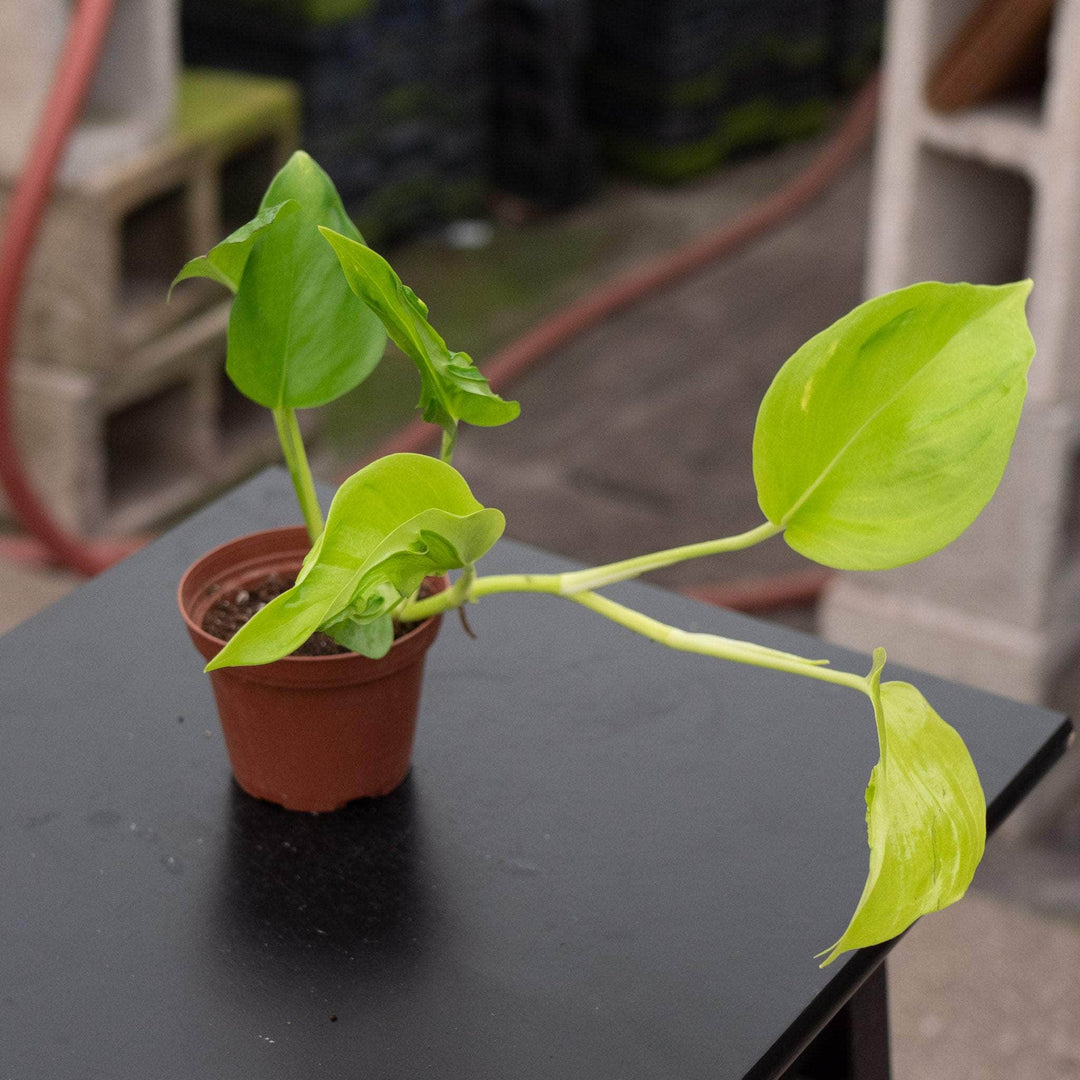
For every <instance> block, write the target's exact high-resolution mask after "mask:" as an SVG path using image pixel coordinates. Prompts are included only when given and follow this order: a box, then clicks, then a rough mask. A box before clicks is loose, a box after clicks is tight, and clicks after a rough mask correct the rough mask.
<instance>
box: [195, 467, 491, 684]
mask: <svg viewBox="0 0 1080 1080" xmlns="http://www.w3.org/2000/svg"><path fill="white" fill-rule="evenodd" d="M504 524H505V522H504V519H503V516H502V514H501V513H500V512H499V511H498V510H493V509H485V508H484V507H483V506H481V505H480V503H478V502H477V501H476V499H474V498H473V496H472V493H471V492H470V491H469V487H468V485H467V484H466V483H465V480H464V479H463V478H462V476H461V474H460V473H458V472H457V471H456V470H455V469H453V468H452V467H451V466H449V465H445V464H443V463H442V462H441V461H438V460H436V459H435V458H430V457H426V456H424V455H422V454H391V455H389V456H388V457H384V458H380V459H379V460H378V461H374V462H372V463H371V464H370V465H368V466H366V467H365V468H363V469H361V470H360V471H359V472H357V473H354V474H353V475H352V476H351V477H349V479H348V480H346V481H345V483H344V484H342V485H341V487H340V488H339V489H338V492H337V494H336V495H335V496H334V501H333V502H332V503H331V505H330V512H329V514H328V515H327V518H326V528H325V529H324V530H323V533H322V535H321V536H320V538H319V540H318V542H317V543H316V544H315V546H314V547H313V548H312V551H311V553H310V554H309V556H308V558H307V559H306V560H305V562H304V567H303V569H302V571H301V573H300V574H298V575H297V584H296V585H294V586H293V588H291V589H289V590H288V591H286V592H284V593H282V594H281V595H280V596H278V597H276V598H275V599H274V600H272V601H271V602H270V603H269V604H267V605H266V607H264V608H263V609H262V610H261V611H259V612H258V613H257V614H255V615H254V616H253V617H252V618H251V619H250V620H249V621H248V622H247V623H246V624H245V625H244V626H243V627H242V628H241V629H240V630H239V632H238V633H237V634H236V635H235V636H234V637H233V638H232V639H231V640H230V641H229V642H228V643H227V644H226V645H225V647H224V648H223V649H222V650H221V652H220V653H218V655H217V656H216V657H214V659H213V660H211V661H210V663H209V664H208V665H207V670H208V671H211V670H213V669H214V668H219V667H229V666H235V665H248V664H265V663H269V662H270V661H272V660H277V659H279V658H280V657H282V656H287V655H288V654H289V653H291V652H292V651H293V650H294V649H296V648H297V647H298V646H299V645H301V644H302V643H303V642H304V641H305V640H307V638H308V637H309V636H310V635H311V634H312V633H313V632H314V631H315V630H317V629H320V628H326V629H328V630H332V629H334V628H335V627H338V628H340V625H341V624H342V623H344V622H346V621H354V622H357V623H361V624H362V623H368V622H374V621H376V620H377V619H380V618H384V617H385V616H387V615H389V614H390V613H391V612H392V610H393V609H394V607H396V606H397V605H399V604H400V603H401V602H402V601H404V600H405V599H407V598H408V597H409V596H410V595H411V594H412V593H413V592H415V591H416V589H417V588H418V587H419V585H420V583H421V582H422V581H423V579H424V578H425V577H426V576H428V575H434V574H444V573H446V571H448V570H454V569H459V568H461V567H465V566H471V565H472V564H473V563H474V562H475V561H476V560H477V559H479V558H480V556H481V555H483V554H484V552H486V551H487V550H488V549H489V548H490V547H491V545H492V544H494V543H495V541H496V540H497V539H498V538H499V536H501V535H502V530H503V527H504ZM349 632H350V631H349V629H348V628H346V629H345V630H344V633H346V634H347V633H349ZM381 640H383V641H385V634H384V635H383V638H382V639H381ZM386 646H387V648H389V643H388V642H387V643H386ZM367 655H370V653H368V654H367Z"/></svg>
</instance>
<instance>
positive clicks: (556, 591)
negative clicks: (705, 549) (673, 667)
mask: <svg viewBox="0 0 1080 1080" xmlns="http://www.w3.org/2000/svg"><path fill="white" fill-rule="evenodd" d="M564 577H565V575H563V574H492V575H490V576H488V577H478V578H475V579H473V580H472V581H471V583H470V582H467V581H466V578H465V577H464V576H463V577H462V578H459V579H458V581H457V582H455V583H454V585H453V586H452V587H451V588H450V589H447V590H446V591H445V592H441V593H439V594H438V595H436V596H430V597H428V598H427V599H425V600H420V601H416V602H413V603H410V604H407V605H406V607H405V608H404V609H403V611H402V612H400V614H399V618H401V619H402V620H403V621H408V622H419V621H420V620H421V619H425V618H427V617H428V616H430V615H435V614H438V613H439V612H440V611H446V610H447V609H449V608H451V607H456V606H458V605H459V604H462V603H466V602H470V601H475V600H479V599H480V598H481V597H484V596H492V595H494V594H496V593H505V592H532V593H548V594H549V595H552V596H562V597H565V598H566V599H567V600H572V601H573V602H574V603H576V604H581V605H582V606H583V607H587V608H589V609H590V610H592V611H595V612H596V613H597V614H598V615H603V616H604V617H605V618H608V619H611V620H612V622H615V623H618V624H619V625H620V626H625V627H626V628H627V629H628V630H633V631H634V632H635V633H638V634H641V635H642V636H644V637H647V638H651V639H652V640H653V641H658V642H660V643H661V644H663V645H666V646H668V647H669V648H671V649H678V650H679V651H681V652H692V653H699V654H700V655H702V656H712V657H715V658H716V659H718V660H732V661H734V662H736V663H740V664H752V665H754V666H756V667H766V668H772V669H773V670H774V671H786V672H789V673H790V674H793V675H805V676H806V677H807V678H808V679H820V680H821V681H822V682H830V683H834V684H836V685H838V686H846V687H849V688H850V689H853V690H860V691H862V692H863V693H869V689H868V684H867V680H866V679H865V678H864V677H863V676H861V675H854V674H852V673H851V672H847V671H835V670H833V669H832V668H829V667H826V666H825V665H826V663H827V661H824V660H807V659H806V658H805V657H802V656H796V655H795V654H794V653H787V652H782V651H780V650H779V649H770V648H768V647H767V646H764V645H757V644H754V643H753V642H749V641H739V640H737V639H735V638H727V637H721V636H720V635H719V634H701V633H691V632H689V631H686V630H680V629H678V627H674V626H669V625H668V624H667V623H662V622H659V621H658V620H657V619H652V618H650V617H649V616H648V615H643V614H642V613H641V612H639V611H634V609H633V608H628V607H626V606H625V605H623V604H619V603H616V602H615V601H614V600H609V599H608V598H607V597H605V596H599V595H598V594H597V593H594V592H589V591H584V592H581V591H576V592H569V593H568V592H566V591H565V589H564V588H563V587H562V579H563V578H564Z"/></svg>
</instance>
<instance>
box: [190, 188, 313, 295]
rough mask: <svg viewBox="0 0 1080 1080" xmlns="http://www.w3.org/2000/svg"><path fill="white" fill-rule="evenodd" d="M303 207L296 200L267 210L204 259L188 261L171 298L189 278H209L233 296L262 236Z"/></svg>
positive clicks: (222, 242) (203, 256)
mask: <svg viewBox="0 0 1080 1080" xmlns="http://www.w3.org/2000/svg"><path fill="white" fill-rule="evenodd" d="M299 209H300V204H299V203H297V202H296V200H295V199H286V200H285V202H281V203H277V204H276V205H274V206H265V207H263V209H262V210H260V211H259V212H258V213H257V214H256V215H255V217H253V218H252V219H251V220H250V221H249V222H248V223H247V224H246V225H241V226H240V228H239V229H237V230H236V232H232V233H229V235H228V236H226V237H225V239H224V240H222V241H221V243H219V244H215V245H214V246H213V247H212V248H211V249H210V250H209V251H208V252H207V253H206V254H205V255H199V256H197V257H196V258H194V259H189V260H188V261H187V262H186V263H185V264H184V267H183V269H182V270H181V271H180V273H179V274H177V275H176V277H175V278H173V283H172V285H170V286H169V295H170V296H171V295H172V291H173V289H175V288H176V286H177V285H178V284H179V283H180V282H181V281H185V280H187V279H188V278H196V277H202V278H210V279H211V281H216V282H218V283H219V284H220V285H224V286H225V288H226V289H228V290H229V291H230V292H231V293H232V294H233V295H234V296H235V295H236V293H237V291H238V290H239V288H240V279H241V278H242V277H243V276H244V267H245V266H247V261H248V256H249V255H250V254H251V249H252V247H253V246H254V244H255V241H256V240H257V239H258V238H259V236H260V235H261V234H262V233H263V232H264V231H265V230H266V229H267V228H269V227H270V226H271V225H272V224H273V223H274V222H275V221H276V220H277V219H278V218H279V217H281V218H284V217H287V216H288V215H289V214H295V213H296V212H297V211H298V210H299Z"/></svg>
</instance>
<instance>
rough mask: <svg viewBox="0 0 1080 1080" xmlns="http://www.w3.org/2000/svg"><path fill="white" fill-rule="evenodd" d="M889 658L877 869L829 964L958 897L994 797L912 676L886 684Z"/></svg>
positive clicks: (870, 795) (873, 785)
mask: <svg viewBox="0 0 1080 1080" xmlns="http://www.w3.org/2000/svg"><path fill="white" fill-rule="evenodd" d="M884 663H885V651H884V649H878V650H876V651H875V653H874V667H873V670H872V671H871V673H870V676H869V681H870V687H871V691H872V698H873V701H874V713H875V717H876V719H877V725H878V744H879V748H880V752H881V757H880V759H879V761H878V763H877V764H876V765H875V766H874V768H873V771H872V772H871V774H870V783H869V785H868V786H867V789H866V826H867V835H868V839H869V843H870V871H869V874H868V875H867V879H866V884H865V886H864V887H863V893H862V897H861V898H860V900H859V904H858V907H857V908H856V909H855V914H854V915H853V916H852V917H851V922H850V923H849V924H848V927H847V929H846V930H845V931H844V933H843V935H842V936H841V938H840V940H839V941H837V943H836V944H835V945H833V946H832V948H831V949H828V950H826V952H827V953H828V955H827V956H826V957H825V960H824V961H823V962H822V967H824V966H825V965H826V964H831V963H832V962H833V960H835V959H836V958H837V956H839V955H840V954H841V953H842V952H845V951H847V950H848V949H861V948H863V947H865V946H867V945H877V944H879V943H880V942H882V941H888V940H889V939H890V938H893V937H896V935H897V934H900V933H902V932H903V931H904V930H906V929H907V928H908V927H909V926H910V925H911V924H912V923H913V922H914V921H915V920H916V919H917V918H919V916H920V915H925V914H927V913H928V912H931V911H938V910H940V909H941V908H943V907H946V906H948V905H949V904H951V903H953V902H955V901H956V900H959V899H960V897H962V896H963V895H964V893H965V892H966V890H967V887H968V885H969V884H970V883H971V878H972V876H973V875H974V873H975V868H976V867H977V866H978V865H979V860H980V859H981V858H982V854H983V847H984V846H985V843H986V800H985V798H984V796H983V790H982V786H981V785H980V784H979V777H978V774H977V773H976V771H975V765H974V763H973V762H972V760H971V756H970V755H969V754H968V751H967V747H966V746H965V745H964V741H963V739H961V738H960V736H959V735H958V734H957V733H956V731H954V730H953V728H951V727H950V726H949V725H948V724H946V723H945V721H944V720H942V719H941V717H940V716H938V714H937V713H936V712H934V710H933V709H932V708H931V707H930V704H929V703H928V702H927V700H926V698H924V697H923V696H922V694H920V693H919V691H918V690H916V689H915V687H914V686H912V685H911V684H910V683H904V682H888V683H884V684H881V683H880V679H881V668H882V666H883V665H884ZM821 955H824V954H821Z"/></svg>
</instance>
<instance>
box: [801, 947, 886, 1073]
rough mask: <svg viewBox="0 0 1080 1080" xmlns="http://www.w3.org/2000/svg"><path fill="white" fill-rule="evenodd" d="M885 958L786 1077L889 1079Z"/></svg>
mask: <svg viewBox="0 0 1080 1080" xmlns="http://www.w3.org/2000/svg"><path fill="white" fill-rule="evenodd" d="M889 1074H890V1069H889V1011H888V992H887V989H886V980H885V962H884V961H882V962H881V964H879V965H878V967H877V968H876V969H875V971H874V973H873V974H872V975H871V976H870V977H869V978H868V979H867V980H866V982H864V983H863V984H862V986H861V987H859V989H858V991H857V992H856V993H855V995H854V997H852V998H851V1000H850V1001H849V1002H848V1003H847V1004H846V1005H845V1006H844V1007H843V1008H842V1009H841V1010H840V1011H839V1012H838V1013H837V1014H836V1015H835V1016H834V1017H833V1018H832V1020H830V1021H829V1023H828V1024H827V1025H826V1026H825V1027H824V1028H823V1029H822V1031H821V1032H820V1033H819V1035H818V1036H817V1038H816V1039H814V1041H813V1042H812V1043H811V1044H810V1045H809V1046H808V1047H807V1048H806V1050H805V1051H804V1052H803V1053H802V1055H801V1056H800V1057H799V1060H798V1061H796V1062H795V1064H794V1065H793V1066H792V1067H791V1069H790V1070H789V1071H788V1072H787V1074H786V1075H785V1080H889Z"/></svg>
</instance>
